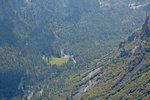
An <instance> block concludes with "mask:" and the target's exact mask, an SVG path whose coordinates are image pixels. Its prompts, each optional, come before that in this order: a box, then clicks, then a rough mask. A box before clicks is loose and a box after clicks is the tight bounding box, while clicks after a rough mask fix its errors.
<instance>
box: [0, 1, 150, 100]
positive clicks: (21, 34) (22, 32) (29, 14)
mask: <svg viewBox="0 0 150 100" xmlns="http://www.w3.org/2000/svg"><path fill="white" fill-rule="evenodd" d="M149 5H150V3H149V0H143V1H142V2H141V1H140V0H137V1H133V0H122V1H120V0H7V1H6V0H1V1H0V99H2V100H14V99H17V100H21V99H23V100H26V99H28V100H29V99H31V100H41V98H43V99H44V100H65V99H73V98H74V95H76V92H77V90H78V87H74V86H76V85H77V84H78V82H76V81H77V80H78V79H74V77H75V75H78V74H79V73H82V72H84V71H85V70H91V69H93V68H95V67H98V66H96V65H94V64H95V62H96V61H97V60H98V59H99V58H101V57H103V56H104V58H105V55H107V54H109V53H111V52H114V51H115V48H116V47H118V44H119V43H120V42H121V41H123V40H124V39H125V38H127V37H128V36H129V35H131V32H132V31H133V30H135V29H137V28H139V27H140V26H141V25H142V24H143V22H144V19H145V17H146V15H148V14H149V7H150V6H149ZM139 12H140V13H139ZM106 58H107V57H106ZM110 71H111V70H110ZM75 78H76V77H75ZM77 78H78V77H77ZM78 81H79V80H78ZM80 82H82V81H79V83H80ZM97 93H99V92H97ZM95 95H96V94H95Z"/></svg>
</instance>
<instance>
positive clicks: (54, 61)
mask: <svg viewBox="0 0 150 100" xmlns="http://www.w3.org/2000/svg"><path fill="white" fill-rule="evenodd" d="M42 58H43V60H44V61H45V62H46V63H47V64H48V65H49V64H50V65H57V66H62V65H63V64H64V63H67V62H68V60H69V58H58V57H53V56H51V57H50V58H49V57H45V56H43V57H42Z"/></svg>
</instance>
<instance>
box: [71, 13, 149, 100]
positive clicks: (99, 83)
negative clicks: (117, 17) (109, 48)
mask: <svg viewBox="0 0 150 100" xmlns="http://www.w3.org/2000/svg"><path fill="white" fill-rule="evenodd" d="M149 26H150V16H149V17H147V19H146V21H145V23H144V25H143V26H142V29H138V30H136V31H135V32H134V33H133V34H132V35H131V36H130V37H128V39H127V40H126V41H124V42H121V43H120V45H119V49H118V50H116V51H115V52H114V53H110V54H108V55H107V56H106V57H104V58H102V59H100V60H98V61H97V62H96V64H95V66H96V69H95V70H93V71H89V72H87V73H84V74H80V76H77V77H75V78H74V80H76V79H80V81H81V82H78V81H79V80H77V82H78V85H76V89H75V90H76V91H77V92H74V95H73V98H74V99H76V100H87V99H88V100H99V99H104V100H105V99H107V100H114V99H115V100H120V99H126V100H128V99H129V100H138V99H140V100H148V99H149V98H150V88H149V87H150V36H149V34H150V27H149Z"/></svg>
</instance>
